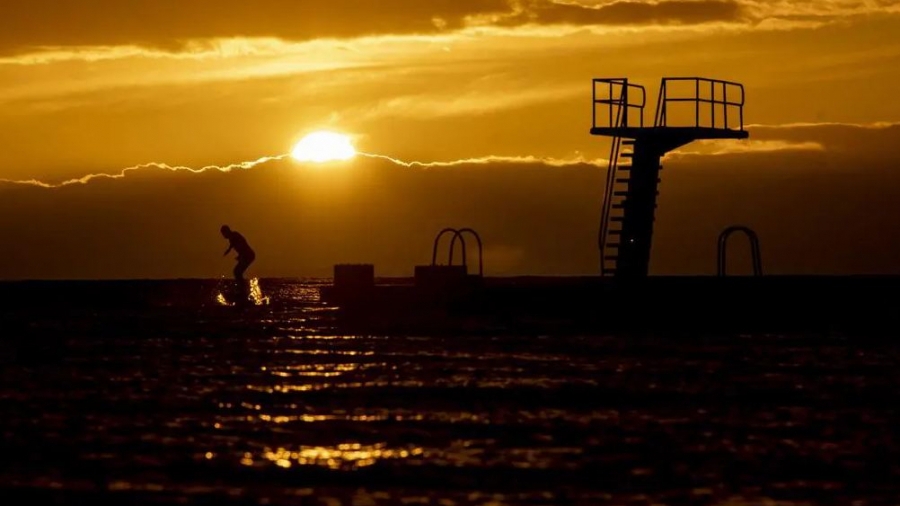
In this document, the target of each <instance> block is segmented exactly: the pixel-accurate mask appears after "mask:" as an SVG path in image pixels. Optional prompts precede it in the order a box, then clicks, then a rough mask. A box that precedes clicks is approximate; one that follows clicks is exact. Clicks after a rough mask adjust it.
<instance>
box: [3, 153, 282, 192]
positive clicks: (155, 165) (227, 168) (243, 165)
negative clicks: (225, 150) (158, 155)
mask: <svg viewBox="0 0 900 506" xmlns="http://www.w3.org/2000/svg"><path fill="white" fill-rule="evenodd" d="M288 156H289V155H287V154H284V155H277V156H265V157H262V158H259V159H256V160H251V161H247V162H238V163H233V164H230V165H224V166H218V165H210V166H207V167H201V168H199V169H192V168H190V167H184V166H171V165H168V164H165V163H160V162H149V163H143V164H140V165H135V166H132V167H126V168H124V169H122V170H120V171H119V172H116V173H114V174H106V173H99V174H88V175H86V176H82V177H79V178H75V179H68V180H65V181H62V182H59V183H46V182H43V181H38V180H36V179H25V180H14V179H0V185H2V184H9V185H18V186H36V187H39V188H64V187H66V186H71V185H85V184H88V183H90V182H92V181H95V180H102V179H113V180H114V179H123V178H125V177H126V176H128V174H129V173H131V172H135V171H146V170H147V169H159V170H163V171H169V172H189V173H191V174H202V173H204V172H207V171H211V170H215V171H219V172H231V171H232V170H249V169H252V168H254V167H256V166H258V165H262V164H265V163H269V162H273V161H278V160H283V159H285V158H287V157H288Z"/></svg>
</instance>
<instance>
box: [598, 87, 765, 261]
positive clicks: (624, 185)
mask: <svg viewBox="0 0 900 506" xmlns="http://www.w3.org/2000/svg"><path fill="white" fill-rule="evenodd" d="M646 105H647V92H646V89H645V88H644V87H643V86H640V85H637V84H632V83H629V82H628V79H627V78H612V79H594V80H593V126H592V128H591V135H597V136H604V137H611V138H612V146H611V149H610V157H609V170H608V171H607V174H606V187H605V190H604V197H603V210H602V216H601V222H600V234H599V241H598V242H599V248H600V273H601V275H602V276H614V277H616V278H632V279H633V278H642V277H646V276H647V274H648V271H649V266H650V252H651V246H652V238H653V223H654V221H655V219H656V216H655V214H656V206H657V202H656V201H657V197H658V196H659V183H660V177H659V175H660V170H662V166H661V165H660V160H661V159H662V157H663V156H665V154H666V153H668V152H670V151H673V150H675V149H678V148H680V147H682V146H684V145H687V144H690V143H691V142H694V141H697V140H702V139H747V138H749V133H748V132H747V131H746V130H744V87H743V85H741V84H738V83H735V82H730V81H722V80H718V79H707V78H703V77H666V78H663V79H662V81H661V83H660V88H659V96H658V98H657V103H656V114H655V117H654V120H653V124H652V125H645V124H644V108H645V106H646Z"/></svg>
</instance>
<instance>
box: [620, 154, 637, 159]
mask: <svg viewBox="0 0 900 506" xmlns="http://www.w3.org/2000/svg"><path fill="white" fill-rule="evenodd" d="M619 156H621V157H622V158H634V153H619Z"/></svg>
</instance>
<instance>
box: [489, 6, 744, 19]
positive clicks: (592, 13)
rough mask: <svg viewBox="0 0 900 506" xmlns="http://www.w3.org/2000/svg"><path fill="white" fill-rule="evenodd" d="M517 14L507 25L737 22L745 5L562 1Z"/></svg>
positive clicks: (521, 10) (523, 10)
mask: <svg viewBox="0 0 900 506" xmlns="http://www.w3.org/2000/svg"><path fill="white" fill-rule="evenodd" d="M519 6H520V9H519V10H518V11H519V12H518V13H517V15H515V16H512V17H509V18H507V19H506V20H505V23H506V24H527V23H538V24H565V25H660V24H662V25H665V24H702V23H709V22H719V21H728V22H736V21H740V20H742V18H743V14H742V13H743V10H742V5H741V4H740V3H738V2H736V1H733V0H687V1H682V0H672V1H662V2H655V1H653V2H650V1H645V2H640V1H637V2H636V1H616V2H600V3H598V2H595V3H580V2H561V1H549V0H533V1H523V2H521V3H520V4H519Z"/></svg>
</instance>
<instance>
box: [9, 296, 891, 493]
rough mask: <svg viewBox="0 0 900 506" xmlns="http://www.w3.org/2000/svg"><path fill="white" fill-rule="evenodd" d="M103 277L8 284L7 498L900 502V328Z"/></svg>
mask: <svg viewBox="0 0 900 506" xmlns="http://www.w3.org/2000/svg"><path fill="white" fill-rule="evenodd" d="M35 286H39V288H40V289H35V288H34V287H35ZM85 286H87V285H84V284H80V285H77V286H75V287H73V285H69V284H53V283H47V284H41V285H34V284H31V285H9V284H7V285H4V286H3V287H2V290H3V291H4V292H5V293H6V294H7V298H8V297H9V294H10V293H18V292H19V291H20V292H21V293H22V297H23V298H28V301H27V303H24V304H22V303H20V304H18V305H17V304H10V303H9V300H7V302H8V303H7V305H6V309H3V310H0V323H2V328H0V333H2V339H0V352H2V355H0V356H2V363H0V367H2V369H0V371H2V372H0V376H2V386H0V407H2V418H0V432H2V435H0V438H2V439H0V441H2V452H0V489H2V490H3V491H4V493H5V495H6V496H7V498H8V499H9V500H4V504H26V503H27V504H32V503H36V502H39V503H47V504H59V503H66V504H94V503H96V501H98V500H101V499H103V500H106V501H110V500H111V501H113V502H115V503H117V504H180V503H181V504H183V503H192V504H194V503H202V504H222V505H226V504H322V505H330V504H345V505H372V504H410V505H412V504H429V505H431V504H433V505H441V506H451V505H469V504H483V505H488V504H492V505H502V504H586V505H589V504H654V503H655V504H821V503H834V504H849V503H850V502H852V501H860V502H859V504H886V503H887V504H896V503H898V502H900V440H898V436H900V423H898V422H900V416H898V410H900V393H898V383H900V368H898V359H900V345H898V344H896V343H893V342H890V341H884V340H881V341H857V340H854V339H853V336H831V335H822V334H816V335H792V336H778V335H753V336H739V335H727V336H723V335H720V336H702V335H696V336H690V335H685V336H665V337H664V336H646V335H643V336H628V337H625V336H598V335H585V336H574V337H573V336H552V335H548V336H538V337H535V336H516V335H503V333H502V332H498V333H497V335H496V336H493V337H483V336H480V337H475V336H464V335H460V336H454V337H439V338H438V337H427V336H383V335H343V333H341V332H339V331H336V330H335V329H336V327H335V321H334V311H333V309H332V308H328V307H326V306H324V305H322V304H321V303H319V302H318V299H317V291H316V289H315V285H314V284H310V283H300V282H288V281H275V280H271V281H266V280H264V281H263V282H262V289H263V292H264V294H265V295H268V296H270V297H271V304H270V305H269V306H264V307H255V308H251V309H250V310H246V311H239V310H235V309H233V308H226V307H221V306H217V305H216V304H215V302H214V300H213V295H214V293H215V290H214V289H215V286H214V285H210V284H209V283H206V284H204V283H200V282H172V283H169V284H165V283H163V284H153V285H147V284H141V283H132V284H128V283H123V284H118V285H116V287H115V290H112V292H115V294H114V295H110V293H112V292H111V291H110V289H108V288H96V289H94V288H90V289H86V288H85ZM98 286H99V285H98ZM85 290H87V291H85ZM41 293H45V294H47V295H46V300H44V299H43V298H42V296H41V295H40V294H41ZM51 293H52V294H53V295H50V294H51ZM104 293H105V294H107V297H106V298H103V296H102V294H104ZM92 297H95V299H93V300H92V299H91V298H92ZM50 299H52V300H53V303H50V302H47V300H50ZM67 300H68V301H69V302H70V303H66V301H67ZM20 302H21V301H20Z"/></svg>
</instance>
